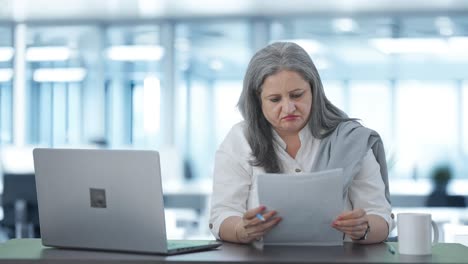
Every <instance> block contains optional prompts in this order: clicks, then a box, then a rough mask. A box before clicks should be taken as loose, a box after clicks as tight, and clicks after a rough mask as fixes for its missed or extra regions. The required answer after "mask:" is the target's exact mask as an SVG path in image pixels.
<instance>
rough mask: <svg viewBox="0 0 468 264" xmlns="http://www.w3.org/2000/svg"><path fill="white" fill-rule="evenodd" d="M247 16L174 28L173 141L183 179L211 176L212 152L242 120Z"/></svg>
mask: <svg viewBox="0 0 468 264" xmlns="http://www.w3.org/2000/svg"><path fill="white" fill-rule="evenodd" d="M250 33H251V27H250V24H249V22H248V21H245V20H228V21H226V20H219V21H217V20H216V21H189V22H182V23H180V24H177V26H176V34H175V51H176V73H175V74H176V78H177V83H178V85H177V87H176V98H177V100H176V101H177V104H178V107H177V109H178V111H176V112H175V113H174V116H175V118H176V120H177V121H176V129H177V130H178V133H177V134H176V144H177V145H178V146H180V147H181V148H182V150H181V151H182V152H183V153H185V171H186V172H185V175H186V177H188V178H190V177H211V174H212V168H213V162H214V154H215V152H216V149H217V147H218V144H219V143H220V141H221V140H222V139H223V138H224V136H225V135H226V134H227V132H228V131H229V129H230V128H231V127H232V126H233V125H234V124H235V123H237V122H239V121H240V120H241V118H240V113H239V112H238V110H237V109H236V104H237V100H238V97H239V95H240V91H241V90H242V80H243V75H244V73H245V70H246V68H247V64H248V62H249V60H250V56H251V55H252V45H251V43H250V40H251V39H250V38H249V36H250Z"/></svg>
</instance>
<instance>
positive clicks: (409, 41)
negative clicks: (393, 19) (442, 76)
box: [370, 38, 448, 54]
mask: <svg viewBox="0 0 468 264" xmlns="http://www.w3.org/2000/svg"><path fill="white" fill-rule="evenodd" d="M370 43H371V44H372V45H373V46H374V47H375V48H376V49H378V50H380V51H381V52H383V53H385V54H401V53H446V52H448V46H447V43H446V42H445V41H444V40H443V39H438V38H379V39H371V40H370Z"/></svg>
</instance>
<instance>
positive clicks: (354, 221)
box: [332, 209, 369, 240]
mask: <svg viewBox="0 0 468 264" xmlns="http://www.w3.org/2000/svg"><path fill="white" fill-rule="evenodd" d="M368 225H369V219H368V218H367V214H366V211H364V210H363V209H354V210H352V211H348V212H344V213H342V214H340V215H339V216H338V217H337V218H336V219H335V221H333V223H332V227H333V228H335V229H337V230H339V231H341V232H343V233H345V234H347V235H348V236H349V237H351V239H353V240H356V239H360V238H362V237H363V236H364V235H365V233H366V230H367V226H368Z"/></svg>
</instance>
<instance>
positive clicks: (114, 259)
mask: <svg viewBox="0 0 468 264" xmlns="http://www.w3.org/2000/svg"><path fill="white" fill-rule="evenodd" d="M389 244H392V245H393V247H394V248H395V249H396V247H397V245H396V243H389ZM388 249H389V247H388V245H387V244H384V243H381V244H376V245H358V244H353V243H345V245H344V246H333V247H312V246H311V247H284V246H276V247H265V248H263V249H256V248H254V247H252V246H247V245H237V244H230V243H225V244H224V245H222V246H221V247H220V248H219V249H216V250H211V251H203V252H197V253H188V254H182V255H175V256H169V257H164V256H158V255H143V254H127V253H112V252H98V251H84V250H65V249H55V248H47V247H43V246H42V244H41V241H40V240H39V239H15V240H9V241H7V242H6V243H4V244H1V245H0V263H71V264H73V263H231V264H232V263H468V248H467V247H465V246H463V245H461V244H446V243H441V244H438V245H436V246H434V249H433V254H432V255H431V256H404V255H399V254H398V253H395V254H392V253H390V251H389V250H388Z"/></svg>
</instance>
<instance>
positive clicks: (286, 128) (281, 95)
mask: <svg viewBox="0 0 468 264" xmlns="http://www.w3.org/2000/svg"><path fill="white" fill-rule="evenodd" d="M260 97H261V100H262V111H263V115H264V116H265V118H266V119H267V120H268V122H270V124H271V125H272V126H273V128H274V129H275V130H276V132H278V134H279V135H280V136H287V135H296V134H297V133H299V131H300V130H301V129H302V128H303V127H304V126H305V125H306V124H307V121H308V119H309V115H310V109H311V107H312V92H311V89H310V85H309V83H308V82H306V81H305V80H304V79H303V78H302V76H301V75H300V74H298V73H297V72H295V71H289V70H282V71H280V72H278V73H276V74H273V75H270V76H268V77H267V78H266V79H265V81H264V82H263V85H262V93H261V94H260Z"/></svg>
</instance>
